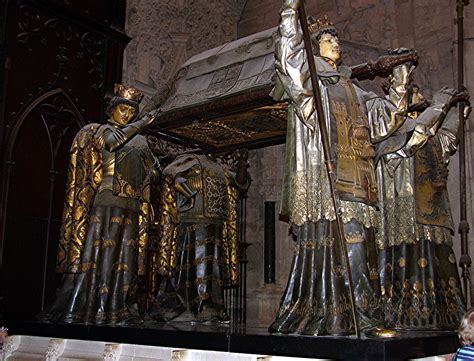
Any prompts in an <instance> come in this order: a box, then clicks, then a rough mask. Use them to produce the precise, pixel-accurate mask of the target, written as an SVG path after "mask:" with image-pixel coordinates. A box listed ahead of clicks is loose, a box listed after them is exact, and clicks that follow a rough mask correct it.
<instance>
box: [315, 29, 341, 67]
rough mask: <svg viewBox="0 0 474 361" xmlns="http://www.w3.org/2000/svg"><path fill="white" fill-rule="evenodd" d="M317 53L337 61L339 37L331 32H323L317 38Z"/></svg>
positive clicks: (339, 50) (339, 55) (338, 57)
mask: <svg viewBox="0 0 474 361" xmlns="http://www.w3.org/2000/svg"><path fill="white" fill-rule="evenodd" d="M319 55H321V56H322V57H324V58H329V59H331V60H332V61H334V62H337V61H338V60H339V59H340V58H341V48H340V46H339V38H338V37H337V36H334V35H331V34H323V35H321V38H320V39H319Z"/></svg>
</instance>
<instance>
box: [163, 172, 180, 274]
mask: <svg viewBox="0 0 474 361" xmlns="http://www.w3.org/2000/svg"><path fill="white" fill-rule="evenodd" d="M159 209H160V216H159V219H160V221H159V224H160V226H161V232H160V234H161V240H160V250H159V261H158V264H159V266H158V272H159V274H161V275H163V276H168V277H170V276H171V275H172V274H173V271H174V269H175V268H176V257H177V241H176V238H177V231H178V230H177V225H178V210H177V204H176V189H175V187H174V178H173V177H171V176H166V177H165V179H164V181H163V184H162V189H161V196H160V205H159Z"/></svg>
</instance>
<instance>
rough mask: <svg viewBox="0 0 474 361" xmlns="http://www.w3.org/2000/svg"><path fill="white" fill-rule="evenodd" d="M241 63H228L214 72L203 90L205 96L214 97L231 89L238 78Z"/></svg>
mask: <svg viewBox="0 0 474 361" xmlns="http://www.w3.org/2000/svg"><path fill="white" fill-rule="evenodd" d="M242 66H243V63H236V64H231V65H228V66H226V67H224V68H222V69H220V70H218V71H217V72H215V73H214V76H213V77H212V80H211V83H210V84H209V87H208V88H207V90H206V92H205V97H206V98H215V97H218V96H220V95H222V94H225V93H227V92H228V91H229V90H231V89H232V88H233V87H234V86H235V84H236V83H237V80H239V76H240V72H241V71H242Z"/></svg>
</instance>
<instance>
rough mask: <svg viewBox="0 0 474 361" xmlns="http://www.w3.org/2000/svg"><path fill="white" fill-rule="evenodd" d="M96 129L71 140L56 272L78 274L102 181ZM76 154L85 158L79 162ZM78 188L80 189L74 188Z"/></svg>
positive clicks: (90, 127) (94, 127)
mask: <svg viewBox="0 0 474 361" xmlns="http://www.w3.org/2000/svg"><path fill="white" fill-rule="evenodd" d="M96 131H97V126H96V125H88V126H86V127H84V128H83V129H82V130H81V131H80V132H79V133H78V134H77V136H76V138H75V139H74V142H73V145H72V148H71V161H70V165H69V170H68V180H67V188H66V199H65V205H64V211H63V223H62V226H61V235H60V240H59V249H58V255H57V265H56V271H57V272H59V273H63V272H71V273H78V272H80V270H81V266H80V261H81V254H82V249H83V246H84V242H85V235H86V229H87V227H88V222H89V219H88V214H89V210H90V209H91V207H92V202H93V200H94V198H93V197H94V194H95V191H96V190H97V189H98V188H99V185H100V183H101V181H102V175H101V171H100V165H101V161H102V149H101V146H100V144H98V143H97V142H96V138H95V136H94V134H95V132H96ZM78 154H84V156H83V157H82V158H79V159H78ZM76 185H79V187H80V188H77V187H76Z"/></svg>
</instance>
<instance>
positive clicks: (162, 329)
mask: <svg viewBox="0 0 474 361" xmlns="http://www.w3.org/2000/svg"><path fill="white" fill-rule="evenodd" d="M7 326H8V328H9V333H10V334H11V335H15V334H16V335H31V336H43V337H54V338H62V339H79V340H95V341H103V342H114V343H126V344H137V345H149V346H161V347H173V348H184V349H197V350H212V351H224V352H232V353H246V354H263V355H273V356H289V357H303V358H321V359H335V360H358V361H363V360H367V361H369V360H370V361H385V360H387V361H388V360H393V361H395V360H410V359H416V358H423V357H428V356H435V355H446V354H450V353H453V352H455V351H456V349H457V347H458V338H457V334H456V333H455V332H431V333H428V332H423V333H422V332H410V333H405V334H401V335H400V336H399V337H397V338H393V339H376V338H366V337H363V338H361V339H357V338H355V337H333V336H320V337H310V336H289V335H276V334H269V333H268V332H267V330H266V329H265V328H250V327H239V329H236V328H235V327H227V326H208V325H190V324H180V323H169V324H163V323H150V324H145V325H142V326H114V327H112V326H96V325H65V324H52V323H40V322H18V323H12V322H10V323H9V324H8V325H7Z"/></svg>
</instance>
